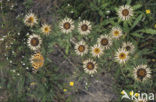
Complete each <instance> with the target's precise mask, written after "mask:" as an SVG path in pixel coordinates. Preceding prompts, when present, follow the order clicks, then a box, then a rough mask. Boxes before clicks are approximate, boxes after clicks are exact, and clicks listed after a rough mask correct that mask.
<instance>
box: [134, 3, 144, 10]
mask: <svg viewBox="0 0 156 102" xmlns="http://www.w3.org/2000/svg"><path fill="white" fill-rule="evenodd" d="M141 7H142V5H141V4H137V5H135V6H133V7H132V8H133V10H137V9H139V8H141Z"/></svg>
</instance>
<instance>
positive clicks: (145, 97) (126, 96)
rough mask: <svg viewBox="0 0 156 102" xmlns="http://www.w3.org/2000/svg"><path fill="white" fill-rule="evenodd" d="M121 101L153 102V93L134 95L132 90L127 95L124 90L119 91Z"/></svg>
mask: <svg viewBox="0 0 156 102" xmlns="http://www.w3.org/2000/svg"><path fill="white" fill-rule="evenodd" d="M121 95H122V97H121V99H128V100H145V101H150V100H154V99H155V96H154V93H143V92H140V91H139V92H137V93H135V92H134V91H133V90H132V91H130V92H129V93H127V92H126V91H125V90H122V91H121Z"/></svg>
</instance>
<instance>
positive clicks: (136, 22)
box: [131, 14, 142, 29]
mask: <svg viewBox="0 0 156 102" xmlns="http://www.w3.org/2000/svg"><path fill="white" fill-rule="evenodd" d="M141 19H142V14H141V15H139V16H138V17H137V19H136V20H135V22H134V23H133V25H132V27H131V29H133V28H134V27H135V26H136V25H137V24H138V23H139V22H140V21H141Z"/></svg>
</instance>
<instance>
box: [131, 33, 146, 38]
mask: <svg viewBox="0 0 156 102" xmlns="http://www.w3.org/2000/svg"><path fill="white" fill-rule="evenodd" d="M131 35H133V36H135V37H138V38H144V37H143V35H141V34H138V33H132V34H131Z"/></svg>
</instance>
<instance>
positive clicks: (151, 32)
mask: <svg viewBox="0 0 156 102" xmlns="http://www.w3.org/2000/svg"><path fill="white" fill-rule="evenodd" d="M140 32H143V33H147V34H153V35H154V34H156V30H154V29H151V28H149V29H148V28H146V29H142V30H140Z"/></svg>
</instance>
